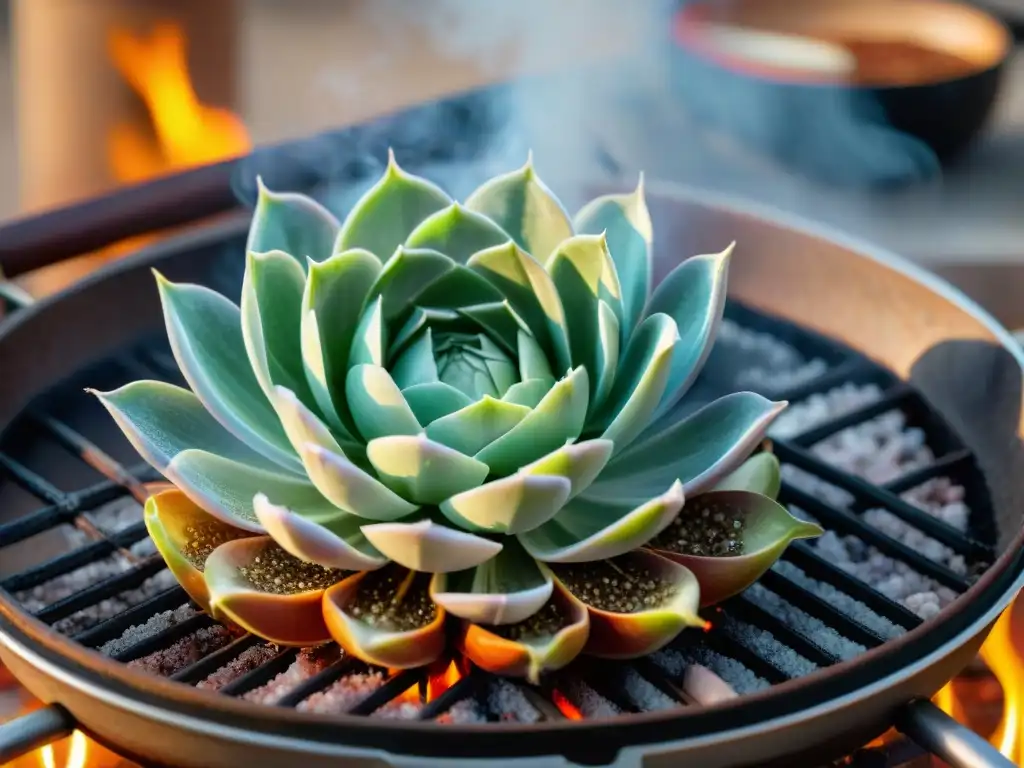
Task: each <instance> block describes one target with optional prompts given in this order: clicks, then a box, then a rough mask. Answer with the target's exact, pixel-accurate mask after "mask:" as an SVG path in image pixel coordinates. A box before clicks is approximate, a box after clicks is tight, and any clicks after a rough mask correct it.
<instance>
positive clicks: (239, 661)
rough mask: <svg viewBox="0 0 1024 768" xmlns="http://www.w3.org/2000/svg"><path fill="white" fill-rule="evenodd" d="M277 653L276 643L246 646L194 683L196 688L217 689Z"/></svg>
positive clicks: (247, 672) (264, 662) (245, 673)
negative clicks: (215, 669) (221, 665)
mask: <svg viewBox="0 0 1024 768" xmlns="http://www.w3.org/2000/svg"><path fill="white" fill-rule="evenodd" d="M278 653H279V649H278V648H277V646H276V645H268V644H260V645H254V646H252V647H251V648H246V649H245V650H244V651H242V652H241V653H240V654H238V655H237V656H236V657H235V658H233V659H231V661H229V662H228V663H226V664H225V665H224V666H223V667H221V668H220V669H218V670H217V671H216V672H214V673H213V674H211V675H210V676H209V677H207V678H205V679H203V680H200V681H199V682H198V683H196V688H203V689H205V690H208V691H219V690H220V689H221V688H223V687H224V686H225V685H229V684H230V683H233V682H235V680H238V679H239V678H240V677H242V676H243V675H247V674H249V673H250V672H252V670H254V669H256V667H259V666H261V665H262V664H266V663H267V662H268V661H270V660H271V659H272V658H274V657H275V656H276V655H277V654H278Z"/></svg>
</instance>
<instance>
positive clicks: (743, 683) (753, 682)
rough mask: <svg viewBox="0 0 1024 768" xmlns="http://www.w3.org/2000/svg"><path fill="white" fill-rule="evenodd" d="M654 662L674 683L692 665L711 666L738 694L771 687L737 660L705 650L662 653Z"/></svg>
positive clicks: (691, 649) (692, 649)
mask: <svg viewBox="0 0 1024 768" xmlns="http://www.w3.org/2000/svg"><path fill="white" fill-rule="evenodd" d="M651 661H653V662H654V663H655V664H657V665H658V666H659V667H660V668H661V669H663V670H664V671H665V674H667V675H668V676H669V677H671V678H672V679H674V680H682V678H683V675H684V674H685V673H686V668H687V667H689V666H690V665H691V664H700V665H701V666H703V667H707V668H708V669H710V670H711V671H712V672H714V673H715V674H716V675H718V676H719V677H720V678H722V679H723V680H724V681H725V682H726V683H727V684H728V685H729V686H731V687H732V689H733V690H734V691H736V692H737V693H753V692H754V691H760V690H762V689H764V688H768V687H769V683H768V681H767V680H765V679H764V678H762V677H759V676H758V675H757V674H755V673H754V672H752V671H751V670H750V669H748V668H747V667H745V666H744V665H743V664H741V663H740V662H738V661H736V659H730V658H729V657H728V656H723V655H722V654H720V653H715V652H714V651H712V650H710V649H708V648H703V647H695V648H687V649H686V650H685V651H677V650H671V649H668V650H661V651H658V652H657V653H655V654H653V655H652V656H651Z"/></svg>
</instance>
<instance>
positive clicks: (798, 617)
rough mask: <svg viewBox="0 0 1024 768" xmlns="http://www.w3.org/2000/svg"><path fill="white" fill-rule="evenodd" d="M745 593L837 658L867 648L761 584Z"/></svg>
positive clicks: (847, 656)
mask: <svg viewBox="0 0 1024 768" xmlns="http://www.w3.org/2000/svg"><path fill="white" fill-rule="evenodd" d="M744 595H745V596H746V597H747V598H749V599H750V600H751V602H753V603H755V604H756V605H759V606H760V607H761V608H763V609H764V610H765V611H767V612H768V613H770V614H772V615H773V616H775V617H776V618H777V619H780V620H781V621H783V622H784V623H785V624H786V625H787V626H788V627H790V628H792V629H793V630H795V631H796V632H798V633H799V634H800V635H802V636H803V637H805V638H806V639H807V640H808V641H809V642H811V643H813V644H815V645H817V646H818V647H819V648H821V649H822V650H823V651H825V653H827V654H829V655H831V656H832V657H834V658H837V659H852V658H854V657H855V656H859V655H860V654H862V653H864V652H865V651H866V650H867V648H865V647H864V646H863V645H861V644H860V643H855V642H853V641H852V640H849V639H847V638H845V637H843V636H842V635H841V634H840V633H839V632H837V631H836V630H835V629H833V628H832V627H830V626H828V625H827V624H825V623H824V622H822V621H821V620H819V619H817V618H815V617H814V616H811V615H810V614H808V613H806V612H805V611H802V610H800V609H799V608H797V607H796V606H795V605H793V604H792V603H790V602H788V601H787V600H784V599H783V598H782V597H780V596H779V595H777V594H775V593H774V592H772V591H771V590H770V589H767V588H765V587H763V586H761V585H760V584H754V585H752V586H751V587H750V588H749V589H747V591H746V592H744Z"/></svg>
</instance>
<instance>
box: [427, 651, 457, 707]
mask: <svg viewBox="0 0 1024 768" xmlns="http://www.w3.org/2000/svg"><path fill="white" fill-rule="evenodd" d="M461 679H462V673H461V672H460V671H459V667H458V665H457V664H456V663H455V662H454V661H453V662H452V663H451V664H449V665H448V666H447V667H446V668H445V669H444V670H443V671H442V672H441V673H440V674H437V675H430V676H429V677H428V678H427V701H433V700H434V699H436V698H437V697H438V696H440V695H441V694H442V693H444V692H445V691H447V690H448V689H449V688H451V687H452V686H453V685H455V684H456V683H457V682H459V680H461Z"/></svg>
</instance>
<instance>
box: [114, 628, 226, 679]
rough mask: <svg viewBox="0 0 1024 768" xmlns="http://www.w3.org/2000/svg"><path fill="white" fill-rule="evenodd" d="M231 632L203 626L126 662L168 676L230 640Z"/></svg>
mask: <svg viewBox="0 0 1024 768" xmlns="http://www.w3.org/2000/svg"><path fill="white" fill-rule="evenodd" d="M232 639H233V637H232V635H231V632H230V631H229V630H228V629H227V628H225V627H222V626H220V625H216V626H212V627H204V628H203V629H200V630H198V631H196V632H193V633H192V634H191V635H188V636H186V637H183V638H181V640H178V641H177V642H176V643H174V644H172V645H170V646H168V647H167V648H164V649H162V650H159V651H155V652H154V653H151V654H149V655H148V656H143V657H142V658H139V659H135V660H133V661H129V662H128V666H129V667H133V668H136V669H141V670H142V671H144V672H148V673H149V674H151V675H158V676H160V677H170V676H171V675H173V674H174V673H175V672H180V671H181V670H183V669H184V668H185V667H187V666H189V665H190V664H194V663H195V662H197V661H199V660H200V659H201V658H203V657H204V656H207V655H209V654H211V653H213V652H214V651H216V650H217V649H219V648H223V647H224V646H225V645H227V644H228V643H230V642H231V640H232Z"/></svg>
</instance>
